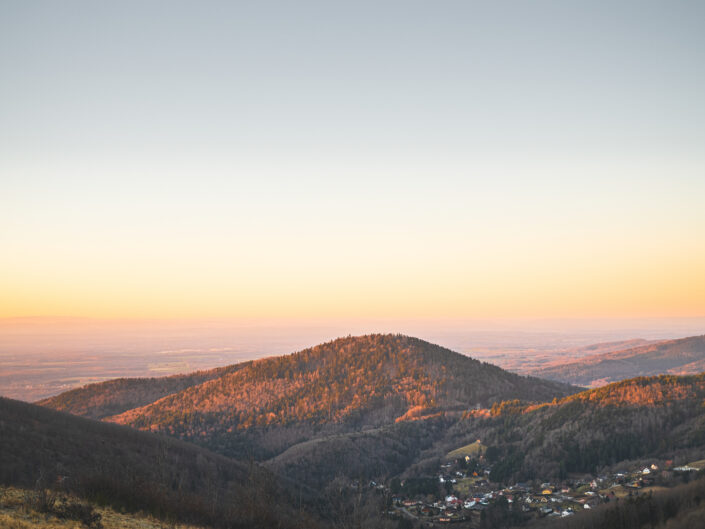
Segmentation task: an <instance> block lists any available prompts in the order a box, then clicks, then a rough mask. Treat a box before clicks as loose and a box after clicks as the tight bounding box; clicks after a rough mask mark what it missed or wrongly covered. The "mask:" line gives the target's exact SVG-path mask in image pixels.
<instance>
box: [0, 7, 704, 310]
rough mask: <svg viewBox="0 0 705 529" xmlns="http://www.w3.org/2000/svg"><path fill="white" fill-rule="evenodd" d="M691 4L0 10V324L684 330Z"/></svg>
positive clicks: (694, 24) (697, 170) (693, 294)
mask: <svg viewBox="0 0 705 529" xmlns="http://www.w3.org/2000/svg"><path fill="white" fill-rule="evenodd" d="M704 94H705V2H699V1H693V2H682V1H660V2H649V1H634V2H614V1H609V2H594V1H590V2H588V1H583V2H571V1H563V0H561V1H554V2H542V1H538V2H520V1H516V2H501V1H500V2H498V1H491V2H490V1H488V2H470V1H464V2H429V1H422V2H420V1H410V0H405V1H397V2H380V1H374V2H364V1H359V0H358V1H355V2H346V3H343V2H330V1H321V2H304V1H301V2H289V1H286V2H267V1H256V2H174V1H169V2H157V1H149V2H144V1H139V2H127V1H121V2H111V3H108V2H92V1H85V2H71V1H66V2H54V1H47V2H27V1H24V0H18V1H8V0H4V1H2V2H1V3H0V248H1V250H0V317H14V316H39V315H43V316H95V317H138V318H139V317H150V318H151V317H159V318H161V317H179V318H182V317H187V318H188V317H248V318H250V317H251V318H257V317H267V318H270V317H275V318H299V317H317V318H318V317H336V318H339V317H343V318H345V317H373V318H374V317H380V318H389V317H395V318H396V317H415V318H416V317H421V318H423V317H434V318H444V317H448V318H451V317H452V318H458V317H564V316H565V317H651V316H659V317H661V316H668V317H672V316H703V315H705V95H704Z"/></svg>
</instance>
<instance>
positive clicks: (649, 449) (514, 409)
mask: <svg viewBox="0 0 705 529" xmlns="http://www.w3.org/2000/svg"><path fill="white" fill-rule="evenodd" d="M704 404H705V373H704V374H700V375H694V376H682V377H677V376H670V375H664V376H658V377H648V378H647V377H642V378H636V379H631V380H625V381H622V382H617V383H614V384H610V385H608V386H605V387H602V388H598V389H594V390H589V391H585V392H582V393H578V394H576V395H571V396H569V397H566V398H563V399H560V400H557V401H554V402H551V403H546V404H542V405H538V406H537V405H525V404H521V403H519V402H516V401H514V402H504V403H502V404H500V405H496V406H494V407H493V409H492V410H490V411H489V413H488V416H483V415H482V414H480V413H476V414H473V415H472V416H470V417H468V418H467V419H466V420H464V421H460V422H458V423H457V424H456V425H455V426H454V427H453V428H452V429H451V430H449V432H448V437H447V439H448V440H453V443H454V444H456V445H458V446H460V445H462V444H463V442H464V440H465V439H475V438H481V439H482V442H483V443H485V444H487V445H488V446H490V447H491V449H488V453H487V457H488V458H489V459H490V460H492V461H493V462H494V466H493V469H492V478H493V479H494V480H496V481H507V480H509V481H511V480H513V479H519V480H525V479H534V478H538V479H548V478H559V479H560V478H564V477H566V475H567V474H568V473H592V474H594V473H596V472H598V471H599V470H600V469H601V468H603V467H609V466H614V465H617V464H619V463H621V462H623V461H626V460H638V459H640V458H646V457H658V458H664V459H665V458H668V459H672V458H674V457H676V458H677V457H682V458H689V457H692V458H695V459H700V458H701V455H702V454H703V452H704V451H705V406H704Z"/></svg>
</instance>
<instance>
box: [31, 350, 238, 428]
mask: <svg viewBox="0 0 705 529" xmlns="http://www.w3.org/2000/svg"><path fill="white" fill-rule="evenodd" d="M244 365H246V363H245V364H236V365H232V366H227V367H219V368H216V369H209V370H204V371H196V372H194V373H189V374H187V375H172V376H167V377H152V378H117V379H114V380H108V381H106V382H98V383H95V384H88V385H86V386H83V387H81V388H76V389H72V390H70V391H65V392H63V393H61V394H60V395H57V396H55V397H50V398H48V399H43V400H40V401H39V402H37V404H39V405H40V406H45V407H47V408H52V409H54V410H59V411H66V412H69V413H72V414H73V415H80V416H82V417H89V418H91V419H103V418H104V417H108V416H110V415H117V414H119V413H122V412H124V411H127V410H131V409H133V408H138V407H140V406H144V405H145V404H149V403H150V402H154V401H155V400H158V399H161V398H162V397H165V396H167V395H171V394H172V393H177V392H179V391H182V390H184V389H186V388H189V387H191V386H195V385H198V384H202V383H203V382H206V381H208V380H213V379H214V378H218V377H220V376H223V375H225V374H227V373H232V372H233V371H237V370H238V369H240V368H241V367H242V366H244Z"/></svg>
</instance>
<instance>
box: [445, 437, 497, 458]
mask: <svg viewBox="0 0 705 529" xmlns="http://www.w3.org/2000/svg"><path fill="white" fill-rule="evenodd" d="M486 451H487V447H486V446H485V445H483V444H482V443H481V442H479V441H475V442H474V443H470V444H469V445H465V446H461V447H460V448H457V449H456V450H453V451H452V452H448V454H447V455H446V459H457V458H459V457H465V456H472V457H474V456H478V455H483V454H484V453H485V452H486Z"/></svg>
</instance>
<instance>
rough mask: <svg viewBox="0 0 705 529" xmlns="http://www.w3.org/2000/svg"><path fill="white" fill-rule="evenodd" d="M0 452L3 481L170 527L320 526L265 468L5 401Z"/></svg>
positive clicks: (0, 411) (1, 402) (1, 401)
mask: <svg viewBox="0 0 705 529" xmlns="http://www.w3.org/2000/svg"><path fill="white" fill-rule="evenodd" d="M0 447H1V448H2V449H1V450H0V484H6V485H8V484H10V485H17V486H24V487H30V488H32V487H35V486H39V487H46V488H49V487H52V488H54V487H59V488H61V489H63V490H66V491H69V492H71V493H73V494H77V495H78V496H80V497H83V498H86V499H88V500H90V501H93V502H96V503H99V504H108V505H112V506H113V507H115V508H116V509H117V510H123V509H124V510H128V511H144V512H147V513H151V514H152V515H155V516H157V517H160V518H163V519H165V520H171V521H172V522H174V521H181V522H193V523H199V524H204V525H208V526H211V527H222V528H228V529H231V528H232V529H235V528H238V527H243V528H244V527H282V528H284V527H290V528H296V527H311V526H313V527H316V525H317V523H316V521H315V520H313V519H311V518H309V517H304V515H302V514H301V513H300V512H295V510H294V509H293V508H292V507H291V504H292V503H293V501H292V503H289V501H290V500H289V496H288V495H287V487H282V486H280V485H281V484H282V482H281V480H280V479H279V478H276V479H275V477H274V476H273V475H271V474H270V473H269V472H268V471H267V470H265V469H262V468H260V467H259V466H257V465H253V464H252V463H242V462H238V461H234V460H232V459H228V458H226V457H223V456H221V455H218V454H214V453H212V452H209V451H208V450H205V449H203V448H199V447H197V446H195V445H192V444H188V443H184V442H182V441H178V440H176V439H170V438H167V437H163V436H158V435H154V434H150V433H146V432H140V431H137V430H134V429H131V428H126V427H124V426H119V425H116V424H109V423H104V422H98V421H93V420H90V419H85V418H82V417H76V416H72V415H69V414H67V413H62V412H57V411H54V410H50V409H46V408H42V407H40V406H35V405H33V404H28V403H25V402H20V401H14V400H10V399H6V398H0ZM284 484H285V483H284ZM271 498H276V504H273V503H272V502H271Z"/></svg>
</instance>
